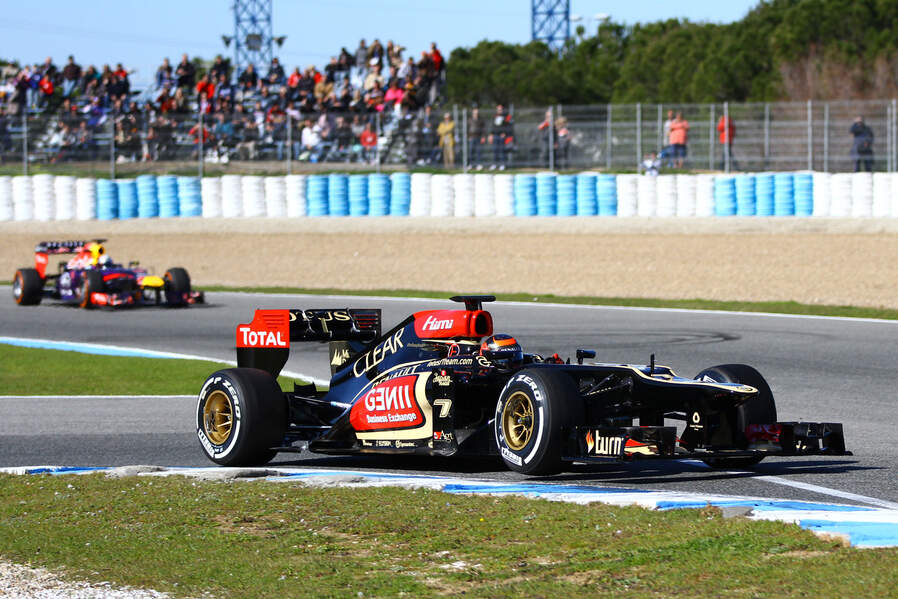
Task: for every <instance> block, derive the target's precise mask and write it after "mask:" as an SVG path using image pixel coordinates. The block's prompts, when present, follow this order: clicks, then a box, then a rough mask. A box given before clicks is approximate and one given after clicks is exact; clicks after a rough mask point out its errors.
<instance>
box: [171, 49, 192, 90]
mask: <svg viewBox="0 0 898 599" xmlns="http://www.w3.org/2000/svg"><path fill="white" fill-rule="evenodd" d="M175 77H176V79H177V85H178V87H180V88H185V87H186V88H187V89H193V86H194V85H196V67H194V66H193V63H192V62H190V60H188V59H187V55H186V54H183V55H182V56H181V62H180V63H178V68H177V69H175Z"/></svg>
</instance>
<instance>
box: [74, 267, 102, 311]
mask: <svg viewBox="0 0 898 599" xmlns="http://www.w3.org/2000/svg"><path fill="white" fill-rule="evenodd" d="M103 286H104V283H103V273H101V272H100V271H98V270H85V271H84V273H83V275H82V278H81V287H80V291H79V297H80V300H79V301H78V305H79V306H80V307H82V308H86V309H90V308H92V307H93V306H94V305H95V304H94V303H93V300H92V299H91V295H92V294H93V293H94V292H95V291H96V292H100V291H103Z"/></svg>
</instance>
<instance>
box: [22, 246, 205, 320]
mask: <svg viewBox="0 0 898 599" xmlns="http://www.w3.org/2000/svg"><path fill="white" fill-rule="evenodd" d="M105 241H106V240H105V239H95V240H94V241H42V242H41V243H39V244H37V247H35V248H34V268H20V269H18V270H17V271H16V274H15V275H14V277H13V281H12V295H13V298H14V299H15V300H16V303H17V304H19V305H21V306H26V305H35V304H39V303H41V300H42V299H44V298H45V297H49V298H52V299H57V300H61V301H62V302H64V303H67V304H77V305H78V306H81V307H82V308H91V307H94V306H110V307H117V306H135V305H141V304H157V305H158V304H162V303H164V304H166V305H169V306H185V305H187V304H195V303H202V302H203V301H204V296H203V292H201V291H193V290H192V289H191V288H190V276H189V275H188V274H187V271H186V270H184V269H183V268H181V267H174V268H170V269H168V270H167V271H165V274H164V275H163V276H162V277H158V276H155V275H152V274H150V273H149V272H148V271H147V269H145V268H141V267H140V264H139V263H138V262H131V263H129V264H128V266H127V267H126V266H123V265H122V264H116V263H114V262H113V261H112V259H111V258H110V256H109V254H107V253H106V246H105V245H103V244H104V242H105ZM65 254H75V255H74V256H73V257H72V258H71V259H69V260H68V261H62V262H60V263H59V265H58V266H59V269H58V272H57V273H56V274H48V273H47V265H48V263H49V259H50V256H57V255H65Z"/></svg>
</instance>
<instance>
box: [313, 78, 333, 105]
mask: <svg viewBox="0 0 898 599" xmlns="http://www.w3.org/2000/svg"><path fill="white" fill-rule="evenodd" d="M332 93H334V78H333V76H332V75H330V74H328V75H327V76H326V77H325V78H324V79H322V80H321V81H319V82H318V83H316V84H315V91H314V94H315V99H316V100H317V101H318V102H319V103H320V102H322V101H324V99H325V98H326V97H328V96H329V95H330V94H332Z"/></svg>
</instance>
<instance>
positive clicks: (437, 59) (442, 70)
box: [430, 42, 446, 101]
mask: <svg viewBox="0 0 898 599" xmlns="http://www.w3.org/2000/svg"><path fill="white" fill-rule="evenodd" d="M430 60H431V61H432V62H433V69H434V72H435V76H436V92H437V94H439V91H440V88H441V87H442V85H443V81H444V80H445V79H446V60H445V59H444V58H443V54H442V53H441V52H440V49H439V48H437V43H436V42H431V44H430ZM435 100H436V97H434V101H435Z"/></svg>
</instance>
